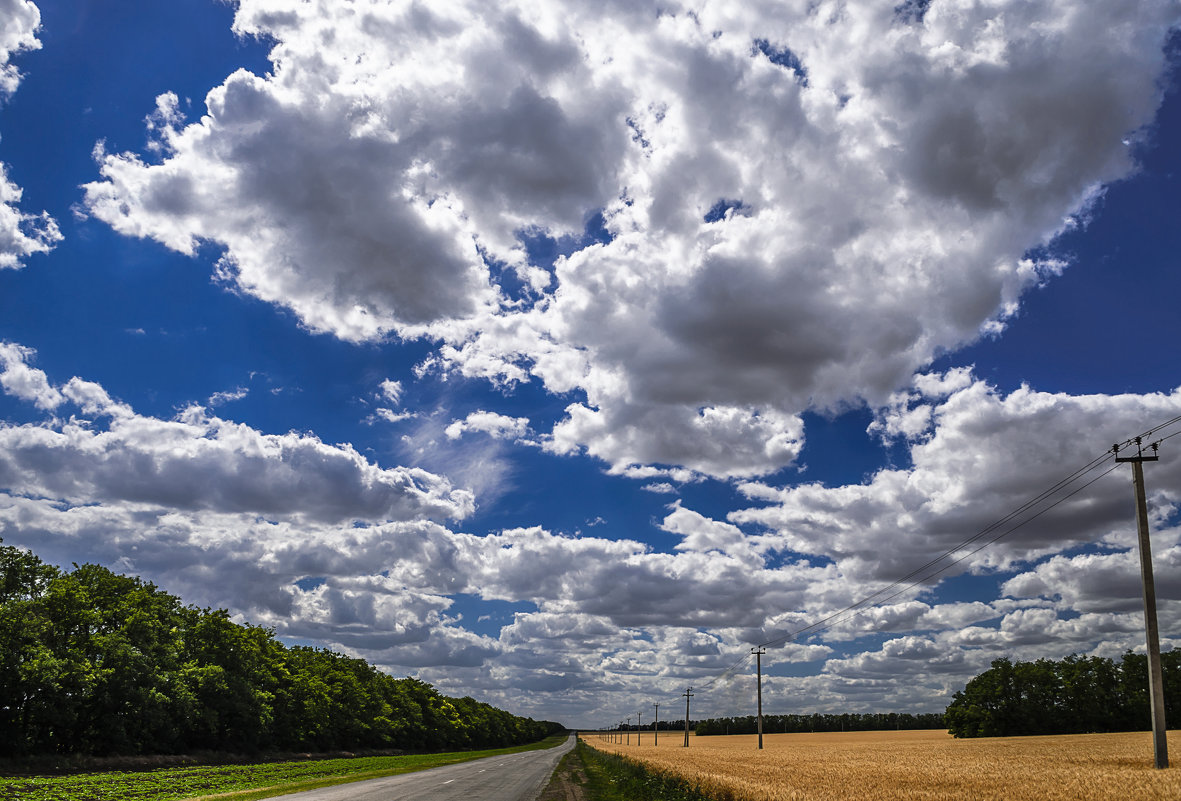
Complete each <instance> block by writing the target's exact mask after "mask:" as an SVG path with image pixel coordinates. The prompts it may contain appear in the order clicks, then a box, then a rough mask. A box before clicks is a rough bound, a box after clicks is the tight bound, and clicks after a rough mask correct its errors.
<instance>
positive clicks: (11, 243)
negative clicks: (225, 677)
mask: <svg viewBox="0 0 1181 801" xmlns="http://www.w3.org/2000/svg"><path fill="white" fill-rule="evenodd" d="M485 5H486V4H478V3H475V4H463V3H453V4H452V3H448V4H442V5H435V4H432V5H431V6H430V10H423V9H422V8H418V7H416V6H412V5H410V4H403V3H386V2H376V0H374V1H373V2H369V1H368V0H365V1H362V0H357V1H356V2H352V3H330V2H326V1H325V2H312V3H304V4H290V3H283V2H280V1H279V0H240V2H237V3H223V2H205V1H204V0H177V1H176V2H170V3H166V4H160V3H149V2H127V3H120V4H118V6H117V8H115V7H111V8H108V7H106V6H102V5H98V4H94V3H86V2H66V1H64V0H63V1H62V2H48V0H45V1H44V2H36V3H34V2H30V1H29V0H0V90H2V94H3V98H2V102H0V164H3V169H4V172H3V175H2V176H0V179H2V180H0V389H2V390H3V392H2V393H0V537H3V539H4V541H5V542H6V543H7V544H13V545H19V546H22V547H27V548H31V549H33V550H34V551H36V552H37V553H38V554H40V555H41V556H43V557H44V558H46V559H48V560H50V561H53V562H55V563H58V564H63V565H68V564H69V563H71V562H79V563H81V562H85V561H92V562H97V563H100V564H104V565H108V566H110V567H112V568H113V569H117V570H121V571H124V572H129V573H135V574H138V575H141V576H144V577H145V578H147V579H150V580H152V581H154V582H157V583H158V584H160V585H161V586H163V587H164V588H166V589H168V590H170V591H172V592H175V593H177V594H179V595H181V596H182V597H183V598H184V599H185V600H186V601H188V602H190V603H194V604H199V605H212V606H217V607H225V608H228V609H230V610H231V611H232V612H233V613H234V614H235V616H236V617H237V619H240V620H244V621H250V622H253V623H257V624H260V625H266V626H270V627H273V628H274V629H275V630H276V632H277V633H278V634H279V635H280V636H282V637H283V638H285V639H286V640H287V641H289V642H300V643H314V644H318V645H324V646H326V647H331V648H335V649H339V650H343V651H346V652H349V653H352V654H356V655H359V656H363V657H365V658H366V659H369V660H370V661H372V662H374V663H375V664H378V665H380V666H382V667H383V668H384V669H387V670H389V671H391V672H393V673H394V674H396V675H407V674H410V675H415V676H419V677H421V678H423V679H425V680H427V681H431V682H432V683H434V684H436V685H437V686H439V687H440V688H441V689H442V690H444V691H445V692H449V693H453V694H471V695H474V696H476V697H478V698H481V699H483V700H488V701H490V702H492V703H497V704H499V705H502V706H505V707H506V708H509V709H511V710H513V711H515V712H520V713H523V714H529V715H532V716H534V717H542V718H550V719H558V720H563V721H565V722H567V723H569V724H571V725H600V724H610V723H614V722H616V720H617V719H618V718H621V717H624V716H626V714H627V713H628V712H630V711H631V710H634V709H639V708H645V709H646V708H650V707H648V706H647V705H649V704H650V703H651V702H653V701H660V702H662V703H663V702H667V701H669V700H670V699H673V700H675V699H676V698H678V697H679V693H680V692H681V691H682V690H683V688H684V687H685V686H687V685H690V684H692V685H694V686H696V687H699V688H704V689H703V690H702V691H701V692H699V694H698V695H697V696H695V704H697V708H696V710H695V713H694V714H695V716H696V715H697V714H698V713H700V714H701V715H702V716H707V715H731V714H749V713H750V712H751V711H752V709H750V708H749V707H751V706H752V698H751V697H750V696H751V693H750V690H751V686H750V682H749V681H748V680H747V679H748V677H749V676H750V673H751V670H752V665H751V664H750V663H749V662H744V663H741V664H739V666H738V667H737V668H736V669H735V670H732V671H727V668H729V667H731V666H732V665H734V664H735V663H736V662H739V661H740V660H741V659H742V657H743V656H744V655H745V654H747V653H749V650H750V648H751V647H752V646H755V645H759V644H760V643H764V642H768V641H773V642H776V645H775V646H774V647H772V648H771V650H770V651H769V652H768V655H767V656H766V657H765V658H764V668H765V670H766V672H767V673H768V674H770V679H769V680H768V683H767V685H766V686H765V688H764V692H765V699H764V700H765V708H766V709H768V710H769V711H771V712H774V713H786V712H802V711H934V710H939V709H942V708H943V706H945V705H946V703H947V701H948V700H949V697H950V693H952V692H954V691H955V690H956V689H959V688H960V687H962V686H963V684H964V682H965V681H966V680H967V679H968V678H970V677H971V676H972V675H975V674H976V673H978V672H979V671H980V670H982V669H984V668H986V667H987V666H988V664H989V662H991V660H993V659H995V658H998V657H1000V656H1010V657H1013V658H1037V657H1041V656H1050V657H1057V656H1062V655H1066V654H1068V653H1072V652H1076V653H1095V654H1101V655H1108V656H1114V655H1118V654H1119V653H1122V652H1123V651H1124V650H1126V649H1128V648H1133V649H1135V648H1139V647H1142V645H1141V634H1140V626H1141V623H1140V611H1139V607H1138V597H1139V595H1138V587H1137V573H1136V568H1135V552H1134V551H1133V550H1132V546H1133V544H1134V541H1133V539H1132V533H1133V532H1132V524H1133V518H1132V514H1133V511H1132V507H1131V488H1130V481H1129V480H1128V476H1127V475H1125V471H1122V470H1121V471H1116V472H1113V473H1112V474H1111V475H1108V476H1107V477H1105V478H1103V479H1101V480H1099V481H1097V482H1096V483H1095V484H1093V485H1091V486H1090V487H1088V488H1087V489H1086V490H1085V491H1083V492H1080V493H1079V494H1078V495H1075V496H1072V497H1071V498H1070V499H1069V500H1066V501H1064V502H1063V503H1062V504H1061V505H1060V506H1058V507H1056V508H1055V509H1054V510H1053V511H1052V512H1049V513H1047V514H1046V515H1044V516H1043V517H1039V518H1038V519H1037V520H1036V521H1034V522H1031V523H1030V524H1028V525H1027V526H1025V527H1023V528H1022V529H1020V531H1019V532H1015V533H1014V534H1013V535H1012V536H1010V537H1007V538H1005V539H1003V540H1002V541H1000V542H998V543H997V544H995V545H993V546H990V547H988V548H986V549H984V550H982V551H980V552H979V553H977V554H974V555H971V556H967V557H966V558H965V559H964V560H963V561H962V562H961V563H959V564H958V565H956V566H955V567H954V568H951V569H949V570H948V571H947V572H946V573H945V574H943V575H941V576H940V577H938V580H935V579H932V580H930V581H927V582H925V583H923V584H921V585H919V586H916V587H913V588H910V589H907V590H905V591H904V592H903V593H902V594H900V595H898V596H897V597H894V598H891V599H890V600H889V601H888V603H886V604H884V605H883V606H881V607H878V608H874V609H872V610H870V611H868V612H866V613H865V614H863V615H861V616H859V617H856V618H851V619H848V620H845V619H840V620H838V621H837V622H836V624H835V625H833V626H831V627H829V628H827V629H825V630H823V631H820V632H815V633H812V634H811V635H808V636H801V637H799V638H796V639H793V640H791V641H790V642H788V643H787V644H780V643H778V641H779V640H780V639H782V638H783V636H784V635H785V634H789V633H791V632H793V631H795V630H797V629H799V628H802V627H804V626H807V625H809V624H810V623H812V622H815V621H817V620H820V619H823V618H825V617H826V616H828V615H830V614H832V613H834V612H837V611H839V610H841V609H843V608H845V607H847V606H849V605H850V604H854V603H856V602H857V601H858V600H860V599H862V598H864V597H866V596H868V595H870V594H871V593H873V592H875V591H877V590H878V589H880V588H882V587H884V586H889V585H890V582H892V581H894V580H895V579H897V578H899V577H900V576H903V575H906V574H907V573H908V572H909V571H910V570H911V569H913V568H915V567H917V566H919V565H922V564H923V563H925V562H927V561H928V560H929V559H932V558H934V557H936V556H938V555H940V554H942V553H944V552H945V551H954V552H955V553H956V555H957V557H958V556H964V555H965V553H966V552H964V551H956V550H955V549H956V547H957V545H958V544H959V543H961V542H962V541H964V540H966V539H967V538H968V537H970V536H972V535H973V534H975V533H976V532H978V531H979V530H981V529H983V528H984V527H986V526H988V525H989V524H990V523H992V522H993V521H995V520H997V519H999V518H1002V517H1003V516H1004V515H1006V514H1008V513H1009V512H1010V511H1012V510H1014V509H1016V508H1017V507H1019V506H1020V505H1021V504H1022V503H1024V502H1025V501H1026V500H1028V499H1029V498H1030V497H1032V496H1033V495H1036V494H1037V493H1038V492H1040V491H1041V490H1043V489H1046V488H1048V487H1050V486H1051V485H1053V484H1054V483H1055V482H1056V481H1058V480H1059V479H1061V478H1063V477H1064V476H1065V475H1067V474H1069V473H1070V472H1071V471H1072V470H1074V469H1075V468H1077V467H1081V466H1082V465H1084V464H1086V463H1087V462H1088V461H1089V460H1090V459H1091V458H1093V457H1094V456H1096V455H1098V454H1100V453H1101V452H1102V451H1103V450H1104V449H1105V448H1107V447H1110V445H1111V443H1113V442H1116V441H1121V440H1123V439H1125V438H1127V437H1130V436H1133V435H1135V434H1138V433H1140V432H1142V431H1145V430H1147V429H1149V428H1152V427H1154V426H1156V425H1158V424H1160V423H1163V422H1164V421H1167V420H1171V419H1172V418H1173V417H1176V416H1178V415H1179V414H1181V391H1179V390H1178V385H1179V384H1181V381H1179V380H1178V371H1177V367H1176V365H1177V357H1176V343H1177V342H1178V341H1179V335H1181V318H1179V316H1178V315H1177V314H1176V312H1175V310H1174V309H1173V303H1172V299H1173V298H1174V297H1176V295H1177V290H1178V289H1179V288H1181V287H1179V284H1181V278H1178V274H1177V270H1176V269H1175V254H1176V253H1177V251H1178V245H1179V244H1181V243H1179V242H1178V233H1177V230H1178V227H1177V225H1176V224H1175V219H1176V215H1177V210H1178V203H1177V198H1178V180H1179V179H1178V166H1179V165H1178V159H1179V153H1178V150H1177V148H1176V146H1175V143H1176V142H1177V141H1179V138H1181V95H1179V93H1178V91H1177V88H1178V78H1177V75H1176V71H1177V68H1178V60H1177V58H1178V56H1177V54H1178V44H1177V43H1178V41H1179V40H1178V38H1177V34H1176V33H1175V26H1176V25H1177V23H1178V21H1179V20H1181V7H1179V6H1178V4H1177V3H1175V2H1164V1H1163V0H1161V2H1145V3H1138V4H1135V6H1134V7H1128V6H1127V4H1122V3H1111V4H1099V5H1098V6H1097V7H1096V6H1095V4H1082V3H1077V2H1067V1H1066V0H1056V1H1054V2H1051V1H1050V0H1046V1H1045V2H1034V3H1029V2H1021V3H1017V2H1012V3H1009V2H995V3H987V4H985V3H976V2H968V0H933V2H931V3H929V4H910V5H908V6H907V8H906V9H904V10H903V11H893V10H891V9H889V8H887V7H884V6H881V4H877V3H869V2H866V3H860V2H853V3H843V4H835V3H830V2H821V3H780V4H767V5H766V6H765V7H764V6H763V5H756V4H750V7H742V8H734V7H731V6H732V4H714V3H708V2H706V3H685V4H680V3H674V4H672V5H669V4H667V3H663V4H659V5H649V4H646V3H626V4H608V5H607V6H602V4H583V3H580V2H576V0H563V1H562V2H556V1H555V2H545V3H540V2H537V3H535V2H530V1H529V0H519V1H518V2H510V3H503V4H496V7H495V8H492V7H488V8H486V7H484V6H485ZM1174 430H1176V427H1173V428H1168V429H1164V430H1162V431H1161V432H1159V433H1158V434H1157V436H1158V437H1164V436H1168V435H1169V434H1170V433H1172V432H1173V431H1174ZM1175 442H1176V440H1173V441H1165V442H1164V443H1163V444H1162V459H1161V461H1160V462H1159V463H1157V464H1154V465H1151V466H1150V467H1149V469H1148V470H1147V474H1148V483H1149V486H1150V489H1151V496H1150V502H1151V506H1152V509H1153V525H1154V542H1155V546H1156V551H1157V553H1156V560H1157V576H1158V582H1159V589H1158V592H1159V596H1160V607H1161V626H1162V636H1163V638H1164V641H1165V647H1166V648H1167V647H1171V646H1172V645H1173V644H1174V643H1175V642H1176V640H1177V639H1178V638H1181V632H1179V631H1178V628H1177V626H1178V613H1181V546H1179V545H1178V542H1179V540H1181V530H1179V529H1178V526H1177V516H1176V508H1177V504H1178V502H1179V500H1181V496H1179V494H1178V489H1177V488H1178V486H1181V484H1179V480H1181V461H1179V460H1178V459H1177V458H1176V457H1175V451H1176V445H1175ZM1104 469H1106V468H1104ZM1089 477H1094V476H1089ZM1088 480H1089V479H1088Z"/></svg>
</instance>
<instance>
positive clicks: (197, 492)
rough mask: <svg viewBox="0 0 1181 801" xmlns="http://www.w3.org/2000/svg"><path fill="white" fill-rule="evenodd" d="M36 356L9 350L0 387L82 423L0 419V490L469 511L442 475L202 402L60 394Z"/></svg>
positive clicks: (373, 510) (327, 508) (113, 498)
mask: <svg viewBox="0 0 1181 801" xmlns="http://www.w3.org/2000/svg"><path fill="white" fill-rule="evenodd" d="M31 355H32V353H31V351H29V350H28V349H26V348H22V347H20V346H16V345H10V344H9V345H4V346H3V349H0V364H2V365H3V367H4V369H3V372H0V386H2V387H3V388H4V390H5V391H6V392H7V393H9V394H11V395H13V396H15V397H18V398H21V399H24V400H29V401H32V402H33V403H34V404H35V405H37V406H39V407H41V408H53V409H58V408H59V407H60V406H62V405H63V404H64V403H66V402H67V401H68V402H69V403H71V404H73V405H74V406H75V407H77V410H78V411H80V412H81V414H82V415H85V417H79V416H75V415H71V416H70V417H69V418H68V419H63V418H60V417H54V418H52V419H49V420H46V421H43V422H39V423H28V424H25V425H19V426H17V425H11V424H8V423H3V424H0V486H2V487H4V488H6V489H7V491H8V492H10V493H13V494H15V495H21V496H28V497H40V498H51V499H58V500H61V501H63V502H66V503H70V504H88V503H119V502H130V503H136V504H142V505H145V506H148V507H163V508H169V509H180V510H209V511H217V512H249V513H254V514H258V515H263V516H267V517H274V518H282V519H289V520H300V519H310V520H320V521H352V520H359V521H366V522H384V521H387V520H407V519H416V518H419V517H428V518H429V517H439V518H449V517H450V518H460V517H463V516H465V515H467V514H469V513H470V512H471V510H472V508H473V499H472V496H471V493H470V492H468V491H466V490H461V489H454V488H452V486H451V485H450V483H449V482H448V481H447V480H446V479H445V478H442V477H440V476H437V475H433V474H431V473H428V472H427V471H425V470H418V469H413V468H405V467H397V468H381V467H379V466H377V465H375V464H373V463H372V462H369V461H367V460H366V459H365V458H364V457H362V456H361V455H360V454H359V453H358V452H357V451H356V450H355V449H354V448H353V447H352V446H350V445H328V444H326V443H323V442H321V441H320V440H319V439H317V438H315V437H314V436H310V435H306V434H295V433H288V434H282V435H274V434H263V433H262V432H260V431H257V430H255V429H253V428H250V427H249V426H246V425H242V424H238V423H233V422H231V421H228V420H223V419H221V418H218V417H215V416H211V415H210V414H209V413H208V412H207V411H206V410H205V409H203V408H201V407H199V406H194V407H190V408H188V409H185V410H184V411H182V412H181V413H180V414H179V415H178V416H177V417H176V418H174V419H172V420H161V419H158V418H153V417H147V416H143V415H139V414H137V413H135V411H134V410H132V409H131V407H129V406H127V405H126V404H123V403H120V402H118V401H116V400H113V399H112V398H111V397H110V396H109V395H108V394H107V392H106V391H105V390H104V389H103V388H102V387H101V386H100V385H98V384H95V383H93V382H88V381H84V380H82V379H79V378H72V379H71V380H70V381H69V382H67V383H66V384H65V385H64V386H63V387H61V388H57V387H53V386H52V385H51V384H50V383H49V381H48V379H47V377H46V376H45V374H44V373H43V372H42V371H40V370H37V369H34V368H30V367H29V366H28V364H27V360H28V358H29V357H30V356H31Z"/></svg>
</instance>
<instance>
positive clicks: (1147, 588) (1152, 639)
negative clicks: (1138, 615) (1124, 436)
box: [1111, 437, 1169, 769]
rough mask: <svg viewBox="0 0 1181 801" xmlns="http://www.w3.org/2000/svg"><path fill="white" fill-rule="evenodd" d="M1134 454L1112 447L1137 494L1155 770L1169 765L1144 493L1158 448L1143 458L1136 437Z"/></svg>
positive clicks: (1154, 593)
mask: <svg viewBox="0 0 1181 801" xmlns="http://www.w3.org/2000/svg"><path fill="white" fill-rule="evenodd" d="M1135 442H1136V455H1135V456H1120V455H1119V445H1115V446H1113V447H1112V449H1111V452H1112V453H1114V454H1115V455H1116V456H1115V460H1116V461H1117V462H1131V464H1132V487H1133V489H1134V490H1135V491H1136V538H1137V544H1138V545H1139V548H1140V579H1141V581H1142V583H1143V585H1144V637H1145V640H1146V650H1147V651H1148V695H1149V697H1150V699H1151V702H1152V751H1153V755H1154V757H1155V758H1156V767H1157V768H1158V769H1164V768H1167V767H1168V766H1169V745H1168V741H1167V740H1166V739H1165V688H1164V682H1163V681H1162V679H1163V677H1162V675H1161V663H1160V634H1159V632H1158V629H1157V625H1156V584H1155V583H1154V582H1153V580H1152V542H1151V541H1150V540H1149V538H1148V501H1147V500H1146V498H1145V492H1144V467H1143V463H1144V462H1155V461H1157V460H1158V459H1159V458H1160V457H1158V456H1157V447H1158V445H1159V444H1160V443H1158V442H1154V443H1152V445H1151V446H1150V447H1151V448H1152V455H1151V456H1145V455H1144V450H1143V448H1141V443H1140V437H1136V439H1135Z"/></svg>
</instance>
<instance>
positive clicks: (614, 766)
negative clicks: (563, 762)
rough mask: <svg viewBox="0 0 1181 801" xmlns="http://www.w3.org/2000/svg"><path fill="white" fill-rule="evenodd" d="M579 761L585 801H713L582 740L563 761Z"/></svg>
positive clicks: (692, 788)
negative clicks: (582, 775) (584, 775)
mask: <svg viewBox="0 0 1181 801" xmlns="http://www.w3.org/2000/svg"><path fill="white" fill-rule="evenodd" d="M574 758H577V759H579V760H581V762H582V767H583V770H584V771H585V772H586V779H587V780H586V784H584V785H583V791H584V793H585V795H586V799H587V801H713V799H712V798H711V796H707V795H702V794H701V793H700V792H698V790H697V788H696V787H695V786H694V785H693V784H692V783H690V782H688V781H686V780H684V779H680V778H677V777H676V776H671V775H668V774H665V773H656V772H653V771H650V770H648V769H646V768H644V767H643V766H642V765H640V764H638V763H636V762H632V761H631V760H628V759H624V758H623V757H621V756H618V755H616V754H606V753H603V752H602V751H597V750H595V749H594V748H591V747H590V746H588V745H586V743H584V742H582V741H581V740H580V741H579V743H578V747H577V748H576V749H575V750H574V751H572V752H571V753H569V754H567V755H566V759H574Z"/></svg>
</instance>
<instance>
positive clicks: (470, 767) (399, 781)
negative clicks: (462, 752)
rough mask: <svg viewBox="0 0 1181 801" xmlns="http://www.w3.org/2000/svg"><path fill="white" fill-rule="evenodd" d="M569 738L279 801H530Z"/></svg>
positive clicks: (568, 746) (569, 744) (567, 746)
mask: <svg viewBox="0 0 1181 801" xmlns="http://www.w3.org/2000/svg"><path fill="white" fill-rule="evenodd" d="M574 740H575V738H574V736H573V735H571V737H570V739H568V740H567V741H566V742H565V743H563V744H562V745H560V746H558V747H556V748H550V749H547V750H545V751H522V752H521V753H519V754H507V755H505V756H494V757H485V758H484V759H476V760H473V761H471V762H460V763H459V764H458V765H445V766H443V767H441V768H431V769H430V770H420V771H416V772H414V773H403V774H402V775H400V776H387V777H385V778H382V779H367V780H366V781H361V782H351V783H349V784H338V785H336V786H335V787H323V788H321V789H319V790H305V791H304V792H302V793H292V794H290V795H284V796H279V798H280V799H282V801H533V799H534V798H536V797H537V796H538V795H539V794H540V793H541V790H542V789H543V788H544V787H545V785H546V782H548V781H549V778H550V776H552V775H553V772H554V768H555V767H556V766H557V764H558V760H559V759H561V758H562V755H563V754H565V753H566V752H567V751H569V750H570V749H571V748H573V747H574Z"/></svg>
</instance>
